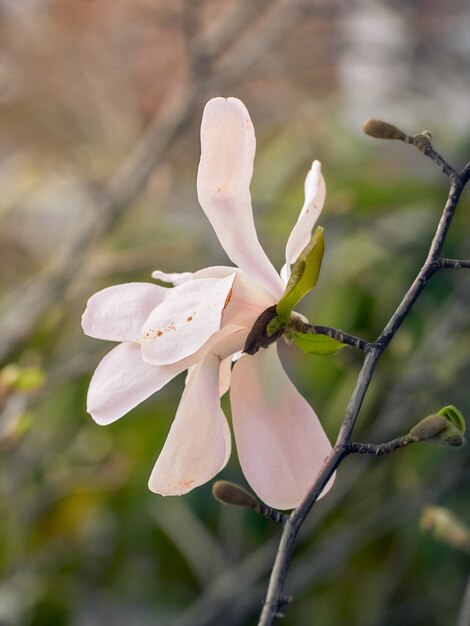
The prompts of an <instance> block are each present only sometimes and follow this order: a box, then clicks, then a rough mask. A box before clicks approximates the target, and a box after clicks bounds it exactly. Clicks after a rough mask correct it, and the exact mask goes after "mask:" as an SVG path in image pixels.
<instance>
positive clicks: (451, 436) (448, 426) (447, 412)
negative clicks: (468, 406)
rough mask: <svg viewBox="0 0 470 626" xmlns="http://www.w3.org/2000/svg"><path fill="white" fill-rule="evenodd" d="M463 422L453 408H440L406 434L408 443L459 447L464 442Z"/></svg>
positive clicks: (459, 414) (461, 417)
mask: <svg viewBox="0 0 470 626" xmlns="http://www.w3.org/2000/svg"><path fill="white" fill-rule="evenodd" d="M464 432H465V421H464V419H463V416H462V414H461V413H460V411H459V410H458V409H456V408H455V407H454V406H446V407H444V408H442V409H441V410H440V411H439V412H438V413H437V414H436V415H428V417H425V418H424V419H422V420H421V421H420V422H419V423H418V424H416V426H414V427H413V428H412V429H411V430H410V432H409V433H408V436H407V438H408V439H409V440H410V441H414V442H416V441H423V442H426V443H434V444H439V445H443V446H454V447H458V446H461V445H462V444H463V443H464V442H465V438H464Z"/></svg>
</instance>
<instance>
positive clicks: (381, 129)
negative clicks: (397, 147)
mask: <svg viewBox="0 0 470 626" xmlns="http://www.w3.org/2000/svg"><path fill="white" fill-rule="evenodd" d="M362 130H363V131H364V132H365V134H366V135H369V136H370V137H375V138H376V139H398V140H400V141H406V140H407V139H408V135H407V134H406V133H404V132H403V131H402V130H401V129H400V128H397V127H396V126H394V125H393V124H389V123H388V122H384V121H382V120H373V119H371V120H366V121H365V122H364V124H363V126H362Z"/></svg>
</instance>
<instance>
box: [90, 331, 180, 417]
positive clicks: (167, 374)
mask: <svg viewBox="0 0 470 626" xmlns="http://www.w3.org/2000/svg"><path fill="white" fill-rule="evenodd" d="M187 367H188V363H187V362H186V361H182V362H180V363H176V364H175V365H149V364H148V363H144V361H142V357H141V355H140V346H139V344H137V343H121V344H119V345H118V346H116V347H115V348H113V349H112V350H111V352H108V354H107V355H106V356H105V357H104V358H103V360H102V361H101V363H100V364H99V365H98V367H97V368H96V370H95V373H94V374H93V378H92V379H91V382H90V387H89V389H88V402H87V404H88V412H89V413H90V414H91V416H92V417H93V419H94V420H95V421H96V422H98V424H102V425H106V424H111V422H114V421H116V420H117V419H119V418H120V417H122V416H123V415H125V414H126V413H128V412H129V411H130V410H131V409H133V408H134V407H135V406H137V405H138V404H140V403H141V402H143V401H144V400H145V399H146V398H148V397H149V396H151V395H152V394H153V393H155V392H156V391H158V390H159V389H161V388H162V387H163V386H164V385H166V384H167V383H168V382H169V381H170V380H171V379H172V378H174V377H175V376H177V375H178V374H179V373H180V372H182V371H184V370H185V369H186V368H187Z"/></svg>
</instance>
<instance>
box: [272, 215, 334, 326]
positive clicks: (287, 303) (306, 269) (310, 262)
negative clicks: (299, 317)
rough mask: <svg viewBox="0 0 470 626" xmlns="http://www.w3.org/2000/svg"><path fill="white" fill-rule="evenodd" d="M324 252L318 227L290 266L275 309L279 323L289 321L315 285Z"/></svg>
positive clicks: (323, 244) (321, 233)
mask: <svg viewBox="0 0 470 626" xmlns="http://www.w3.org/2000/svg"><path fill="white" fill-rule="evenodd" d="M324 250H325V242H324V238H323V228H322V227H321V226H318V227H317V228H316V230H315V232H314V233H313V236H312V238H311V239H310V242H309V243H308V244H307V245H306V246H305V248H304V249H303V250H302V252H301V253H300V254H299V256H298V258H297V260H296V261H295V263H294V265H293V266H292V272H291V275H290V278H289V280H288V282H287V285H286V288H285V290H284V293H283V294H282V297H281V299H280V300H279V303H278V305H277V307H276V310H277V313H278V315H279V317H280V319H281V323H284V324H285V323H287V322H288V321H289V318H290V314H291V312H292V309H293V308H294V307H295V305H296V304H297V302H299V301H300V300H301V299H302V298H303V297H304V296H305V294H307V293H308V292H309V291H310V290H311V289H313V288H314V287H315V285H316V284H317V280H318V275H319V274H320V268H321V262H322V259H323V252H324Z"/></svg>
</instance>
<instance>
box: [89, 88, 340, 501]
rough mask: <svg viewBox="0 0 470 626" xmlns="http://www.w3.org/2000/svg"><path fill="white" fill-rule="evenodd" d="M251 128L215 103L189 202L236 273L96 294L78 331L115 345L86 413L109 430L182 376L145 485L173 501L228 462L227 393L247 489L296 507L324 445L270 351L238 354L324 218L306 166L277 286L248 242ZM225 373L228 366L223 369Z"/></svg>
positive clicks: (246, 119)
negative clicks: (194, 200) (193, 200)
mask: <svg viewBox="0 0 470 626" xmlns="http://www.w3.org/2000/svg"><path fill="white" fill-rule="evenodd" d="M255 145H256V140H255V134H254V129H253V124H252V122H251V119H250V116H249V114H248V111H247V109H246V108H245V106H244V104H243V103H242V102H241V101H240V100H237V99H236V98H228V99H224V98H214V99H213V100H210V102H208V104H207V105H206V107H205V110H204V114H203V119H202V126H201V148H202V154H201V162H200V165H199V172H198V179H197V190H198V197H199V202H200V204H201V206H202V208H203V210H204V212H205V214H206V216H207V217H208V219H209V221H210V222H211V224H212V226H213V228H214V230H215V232H216V235H217V237H218V239H219V241H220V243H221V244H222V246H223V248H224V250H225V252H226V253H227V255H228V257H229V258H230V259H231V260H232V262H233V263H234V264H235V266H236V267H227V266H218V267H208V268H205V269H202V270H200V271H198V272H195V273H190V272H186V273H182V274H166V273H164V272H161V271H156V272H154V274H153V277H154V278H156V279H159V280H162V281H164V282H170V283H173V285H174V287H173V288H165V287H161V286H159V285H156V284H152V283H129V284H124V285H116V286H114V287H109V288H107V289H104V290H102V291H99V292H98V293H96V294H95V295H94V296H92V297H91V298H90V300H89V301H88V306H87V309H86V311H85V313H84V315H83V320H82V325H83V329H84V331H85V333H86V334H87V335H90V336H92V337H96V338H98V339H107V340H110V341H116V342H121V343H119V345H117V346H116V347H115V348H113V349H112V350H111V351H110V352H109V353H108V354H107V355H106V356H105V357H104V359H103V360H102V361H101V363H100V364H99V365H98V367H97V369H96V371H95V373H94V375H93V378H92V380H91V383H90V388H89V392H88V411H89V413H90V414H91V415H92V417H93V418H94V419H95V421H96V422H98V423H99V424H110V423H111V422H114V421H115V420H117V419H119V418H120V417H122V416H123V415H125V414H126V413H127V412H128V411H129V410H130V409H132V408H133V407H135V406H137V405H138V404H139V403H140V402H142V401H143V400H145V399H146V398H148V397H149V396H150V395H151V394H153V393H155V392H156V391H158V390H159V389H161V388H162V387H163V386H164V385H166V384H167V383H168V382H169V381H170V380H171V379H172V378H174V377H175V376H177V375H178V374H179V373H181V372H183V371H184V370H188V375H187V378H186V385H185V389H184V391H183V395H182V397H181V401H180V404H179V407H178V410H177V412H176V417H175V419H174V422H173V424H172V427H171V429H170V432H169V434H168V437H167V439H166V442H165V444H164V446H163V449H162V451H161V453H160V456H159V457H158V459H157V462H156V464H155V467H154V469H153V472H152V474H151V477H150V481H149V487H150V489H151V490H152V491H154V492H156V493H159V494H162V495H181V494H184V493H187V492H188V491H190V490H191V489H193V488H195V487H197V486H199V485H201V484H203V483H205V482H207V481H208V480H210V479H212V478H213V477H214V476H215V475H216V474H217V473H218V472H219V471H220V470H221V469H222V468H223V467H224V466H225V465H226V463H227V461H228V459H229V456H230V451H231V434H230V428H229V426H228V423H227V419H226V417H225V415H224V413H223V411H222V409H221V406H220V396H221V395H222V394H224V393H225V392H226V391H227V390H228V389H229V388H230V401H231V408H232V422H233V431H234V435H235V441H236V445H237V450H238V456H239V459H240V464H241V467H242V470H243V473H244V474H245V477H246V479H247V481H248V483H249V484H250V485H251V487H252V488H253V490H254V491H255V492H256V494H257V495H258V496H259V497H260V498H261V499H262V500H263V501H264V502H265V503H266V504H268V505H269V506H272V507H276V508H279V509H290V508H293V507H295V506H296V505H297V504H298V503H299V502H300V500H301V499H302V497H303V496H304V495H305V494H306V492H307V491H308V489H309V488H310V487H311V485H312V484H313V482H314V480H315V478H316V476H317V474H318V472H319V470H320V468H321V466H322V465H323V462H324V459H325V457H326V456H327V455H328V454H329V452H330V450H331V445H330V443H329V441H328V439H327V437H326V435H325V433H324V431H323V428H322V426H321V424H320V422H319V420H318V418H317V416H316V414H315V412H314V411H313V409H312V408H311V407H310V405H309V404H308V403H307V401H306V400H305V399H304V398H303V397H302V396H301V395H300V393H299V392H298V391H297V390H296V388H295V387H294V385H293V384H292V382H291V381H290V380H289V378H288V376H287V375H286V373H285V372H284V369H283V367H282V365H281V362H280V360H279V357H278V353H277V345H276V344H273V345H271V346H269V347H268V348H266V349H261V350H259V351H258V352H257V353H256V354H255V355H253V356H252V355H248V354H242V355H241V356H240V351H241V350H242V349H243V346H244V343H245V340H246V338H247V335H248V333H249V331H250V329H251V328H252V326H253V324H254V322H255V321H256V319H257V318H258V316H259V315H260V314H261V313H262V312H263V311H264V310H265V309H267V308H268V307H270V306H273V305H275V304H276V303H277V302H278V301H279V299H280V297H281V295H282V294H283V292H284V288H285V284H286V281H287V280H288V278H289V275H290V268H291V265H292V263H293V262H294V261H295V260H296V258H297V257H298V255H299V254H300V252H301V251H302V249H303V248H304V247H305V245H306V244H307V243H308V242H309V240H310V237H311V231H312V227H313V226H314V224H315V222H316V220H317V218H318V215H319V214H320V212H321V209H322V207H323V202H324V198H325V183H324V180H323V177H322V175H321V171H320V163H319V162H318V161H314V162H313V165H312V168H311V170H310V171H309V172H308V175H307V178H306V181H305V202H304V205H303V207H302V210H301V212H300V216H299V218H298V221H297V223H296V224H295V226H294V228H293V230H292V232H291V234H290V236H289V239H288V241H287V246H286V262H285V265H284V267H283V269H282V270H281V274H280V275H279V274H278V273H277V272H276V270H275V269H274V267H273V265H272V264H271V262H270V261H269V259H268V257H267V256H266V254H265V252H264V250H263V249H262V247H261V245H260V243H259V241H258V237H257V234H256V230H255V226H254V222H253V213H252V207H251V197H250V181H251V177H252V172H253V160H254V156H255ZM232 366H233V367H232Z"/></svg>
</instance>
